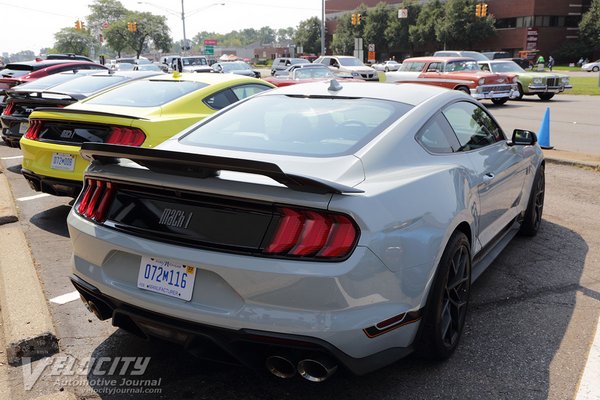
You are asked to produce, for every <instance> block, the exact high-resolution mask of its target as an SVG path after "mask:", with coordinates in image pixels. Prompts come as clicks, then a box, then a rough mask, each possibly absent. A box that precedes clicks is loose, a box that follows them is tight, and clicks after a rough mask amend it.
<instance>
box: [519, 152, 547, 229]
mask: <svg viewBox="0 0 600 400" xmlns="http://www.w3.org/2000/svg"><path fill="white" fill-rule="evenodd" d="M545 191H546V178H545V172H544V165H543V164H542V165H540V166H539V168H538V170H537V171H536V173H535V179H534V180H533V185H532V187H531V194H530V195H529V202H528V203H527V210H526V211H525V216H524V217H523V223H522V224H521V228H520V230H519V232H520V233H521V234H523V235H526V236H535V235H536V234H537V232H538V230H539V229H540V225H541V224H542V213H543V212H544V194H545Z"/></svg>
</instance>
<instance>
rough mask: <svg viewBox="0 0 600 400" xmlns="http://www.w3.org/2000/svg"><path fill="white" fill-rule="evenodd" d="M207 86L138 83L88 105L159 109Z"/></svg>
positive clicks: (181, 82) (149, 81)
mask: <svg viewBox="0 0 600 400" xmlns="http://www.w3.org/2000/svg"><path fill="white" fill-rule="evenodd" d="M206 86H208V85H207V84H206V83H201V82H190V81H160V80H148V81H145V80H144V81H136V82H131V83H130V84H127V85H123V86H121V87H118V88H115V89H113V90H111V91H108V92H106V93H103V94H101V95H99V96H97V97H94V98H93V99H90V100H89V101H88V104H100V105H107V106H126V107H158V106H162V105H163V104H166V103H168V102H170V101H173V100H175V99H177V98H179V97H181V96H184V95H186V94H188V93H191V92H193V91H195V90H199V89H202V88H203V87H206Z"/></svg>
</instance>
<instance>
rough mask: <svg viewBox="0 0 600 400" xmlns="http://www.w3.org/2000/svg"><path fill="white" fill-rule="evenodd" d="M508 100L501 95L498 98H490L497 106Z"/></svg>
mask: <svg viewBox="0 0 600 400" xmlns="http://www.w3.org/2000/svg"><path fill="white" fill-rule="evenodd" d="M507 101H508V97H502V98H499V99H492V103H494V104H495V105H497V106H501V105H502V104H504V103H506V102H507Z"/></svg>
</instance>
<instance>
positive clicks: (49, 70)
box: [0, 60, 108, 112]
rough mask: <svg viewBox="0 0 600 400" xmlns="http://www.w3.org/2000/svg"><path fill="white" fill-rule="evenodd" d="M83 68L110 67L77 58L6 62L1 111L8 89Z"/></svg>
mask: <svg viewBox="0 0 600 400" xmlns="http://www.w3.org/2000/svg"><path fill="white" fill-rule="evenodd" d="M83 69H96V70H101V69H108V68H107V67H105V66H104V65H100V64H96V63H93V62H89V61H76V60H39V61H38V60H35V61H24V62H16V63H9V64H6V65H5V66H4V68H3V69H1V70H0V112H2V110H3V108H4V106H3V103H4V101H5V100H4V97H5V95H4V92H5V91H6V90H7V89H10V88H11V87H14V86H17V85H20V84H22V83H26V82H31V81H34V80H36V79H38V78H42V77H44V76H47V75H52V74H57V73H59V72H67V71H75V70H83Z"/></svg>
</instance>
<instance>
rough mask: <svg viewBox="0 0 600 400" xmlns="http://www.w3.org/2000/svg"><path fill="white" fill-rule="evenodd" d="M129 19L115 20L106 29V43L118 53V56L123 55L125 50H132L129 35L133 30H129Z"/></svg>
mask: <svg viewBox="0 0 600 400" xmlns="http://www.w3.org/2000/svg"><path fill="white" fill-rule="evenodd" d="M128 22H129V21H127V20H126V19H122V20H119V21H115V22H113V23H112V24H110V26H109V27H108V28H106V29H105V30H104V37H105V38H106V44H107V45H108V47H110V48H111V49H113V50H114V51H115V52H116V53H117V57H121V55H122V54H121V53H123V52H124V51H132V50H133V48H132V47H131V44H130V40H129V35H130V34H131V32H129V31H128V30H127V23H128Z"/></svg>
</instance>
